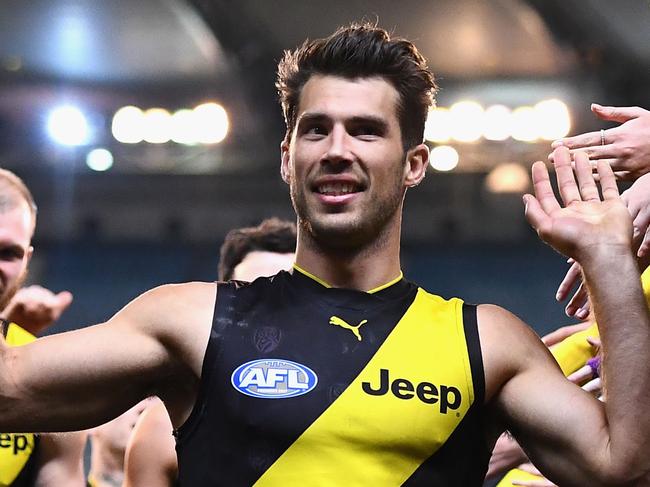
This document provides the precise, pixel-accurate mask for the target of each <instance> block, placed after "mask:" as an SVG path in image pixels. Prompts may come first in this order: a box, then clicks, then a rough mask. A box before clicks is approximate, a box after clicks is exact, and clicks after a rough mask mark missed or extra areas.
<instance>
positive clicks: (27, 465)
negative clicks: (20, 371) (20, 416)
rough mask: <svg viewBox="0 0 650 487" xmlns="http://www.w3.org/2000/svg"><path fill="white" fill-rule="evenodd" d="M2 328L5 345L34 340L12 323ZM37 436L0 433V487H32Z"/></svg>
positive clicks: (20, 343)
mask: <svg viewBox="0 0 650 487" xmlns="http://www.w3.org/2000/svg"><path fill="white" fill-rule="evenodd" d="M7 325H8V326H3V334H4V335H5V339H6V341H7V344H8V345H10V346H19V345H24V344H25V343H29V342H31V341H33V340H35V339H36V337H34V336H33V335H32V334H31V333H29V332H27V331H26V330H23V329H22V328H20V327H19V326H17V325H16V324H14V323H7ZM37 446H38V436H37V435H34V434H32V433H0V487H7V486H11V487H23V486H24V487H27V486H31V485H33V482H34V476H35V469H34V461H35V457H36V448H37Z"/></svg>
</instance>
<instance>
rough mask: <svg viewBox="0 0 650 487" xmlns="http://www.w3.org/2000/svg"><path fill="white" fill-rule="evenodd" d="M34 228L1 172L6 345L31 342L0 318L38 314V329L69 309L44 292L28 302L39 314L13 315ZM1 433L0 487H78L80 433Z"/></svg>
mask: <svg viewBox="0 0 650 487" xmlns="http://www.w3.org/2000/svg"><path fill="white" fill-rule="evenodd" d="M35 227H36V205H35V203H34V199H33V197H32V195H31V193H30V191H29V189H27V187H26V186H25V184H24V183H23V182H22V180H21V179H20V178H18V177H17V176H16V175H15V174H13V173H12V172H10V171H7V170H5V169H0V315H2V317H3V318H2V319H0V335H1V336H3V337H4V339H5V340H6V344H7V345H10V346H19V345H24V344H26V343H29V342H31V341H33V340H35V337H34V336H33V335H32V334H30V333H29V332H28V331H26V330H25V329H23V328H21V327H20V326H19V325H18V324H16V323H13V322H10V321H9V320H6V319H4V318H7V317H10V319H11V317H15V316H19V317H21V318H23V319H25V320H26V321H30V319H33V318H34V317H35V316H34V315H40V314H43V315H47V316H48V318H50V321H49V322H47V323H45V321H47V319H46V318H44V317H43V316H38V318H39V319H40V320H39V321H41V323H39V324H41V325H49V324H50V323H51V318H54V317H55V316H56V317H58V315H59V314H60V312H61V311H63V310H64V309H65V308H66V307H67V305H68V304H69V301H68V300H65V299H64V302H63V303H59V302H58V301H57V299H56V298H57V297H56V296H55V295H53V294H52V293H50V292H49V291H47V290H43V291H45V292H46V293H44V294H45V297H46V298H47V299H43V296H40V297H39V296H37V297H35V298H34V297H32V298H31V299H27V301H29V302H30V303H31V304H34V305H37V306H36V307H37V308H38V312H34V311H33V310H32V312H31V313H30V312H28V311H27V310H23V312H21V313H18V312H16V307H15V306H13V305H14V304H15V302H12V298H14V297H15V296H16V293H17V292H18V290H19V289H20V287H21V285H22V284H23V282H24V281H25V278H26V277H27V272H28V268H29V262H30V260H31V257H32V253H33V248H32V246H31V241H32V236H33V235H34V229H35ZM47 293H49V294H47ZM49 298H52V299H49ZM23 302H25V301H23ZM10 303H12V304H10ZM30 324H33V322H31V323H30ZM2 394H4V390H2V391H1V392H0V396H2ZM0 431H3V433H0V487H5V486H11V487H22V486H25V487H31V486H32V485H38V486H45V487H48V486H57V487H58V486H62V487H63V486H70V487H81V486H82V485H83V483H84V481H83V464H82V453H83V447H84V443H85V438H86V436H85V434H84V433H66V434H50V435H36V434H32V433H13V432H14V431H16V430H13V429H4V428H2V427H0Z"/></svg>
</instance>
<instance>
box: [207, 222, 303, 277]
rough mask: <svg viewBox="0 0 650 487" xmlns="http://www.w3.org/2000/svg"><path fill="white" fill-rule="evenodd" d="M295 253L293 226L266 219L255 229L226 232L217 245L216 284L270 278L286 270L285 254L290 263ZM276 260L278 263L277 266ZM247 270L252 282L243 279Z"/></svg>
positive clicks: (294, 230) (247, 228) (237, 229)
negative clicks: (219, 247) (223, 238)
mask: <svg viewBox="0 0 650 487" xmlns="http://www.w3.org/2000/svg"><path fill="white" fill-rule="evenodd" d="M295 252H296V225H295V224H294V223H292V222H289V221H286V220H280V219H279V218H268V219H266V220H264V221H263V222H262V223H260V224H259V225H258V226H256V227H244V228H236V229H234V230H231V231H230V232H228V235H226V238H225V240H224V241H223V245H221V251H220V257H219V280H220V281H229V280H230V279H237V280H240V281H252V280H254V279H255V278H256V277H259V276H272V275H273V274H275V273H276V272H277V271H278V270H279V269H285V268H286V261H287V254H290V256H289V258H290V259H291V263H293V258H294V255H295ZM277 259H280V260H281V261H280V262H279V265H277V264H276V260H277ZM267 266H268V272H267ZM249 268H252V269H253V270H252V273H251V274H252V275H254V276H255V277H253V278H252V279H250V278H247V277H248V276H249V272H248V271H247V270H248V269H249ZM235 274H237V276H236V277H233V276H234V275H235Z"/></svg>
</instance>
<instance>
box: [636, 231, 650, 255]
mask: <svg viewBox="0 0 650 487" xmlns="http://www.w3.org/2000/svg"><path fill="white" fill-rule="evenodd" d="M636 255H637V257H638V258H639V259H644V258H646V257H648V256H649V255H650V226H648V227H646V229H645V234H644V235H643V241H642V242H641V245H639V250H637V252H636Z"/></svg>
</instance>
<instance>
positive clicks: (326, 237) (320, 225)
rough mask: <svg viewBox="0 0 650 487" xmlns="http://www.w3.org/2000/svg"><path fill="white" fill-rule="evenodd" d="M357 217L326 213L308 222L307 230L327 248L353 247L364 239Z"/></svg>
mask: <svg viewBox="0 0 650 487" xmlns="http://www.w3.org/2000/svg"><path fill="white" fill-rule="evenodd" d="M360 223H361V222H360V221H359V219H355V218H352V217H351V215H341V214H338V215H326V216H325V217H322V218H314V219H312V220H311V221H310V223H309V232H310V233H311V235H312V237H313V238H314V239H315V240H316V241H317V242H318V243H319V244H320V245H323V246H326V247H329V248H339V249H346V248H353V247H357V246H359V245H362V244H363V243H364V241H365V238H364V235H365V233H367V232H364V231H363V229H362V228H361V224H360Z"/></svg>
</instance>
